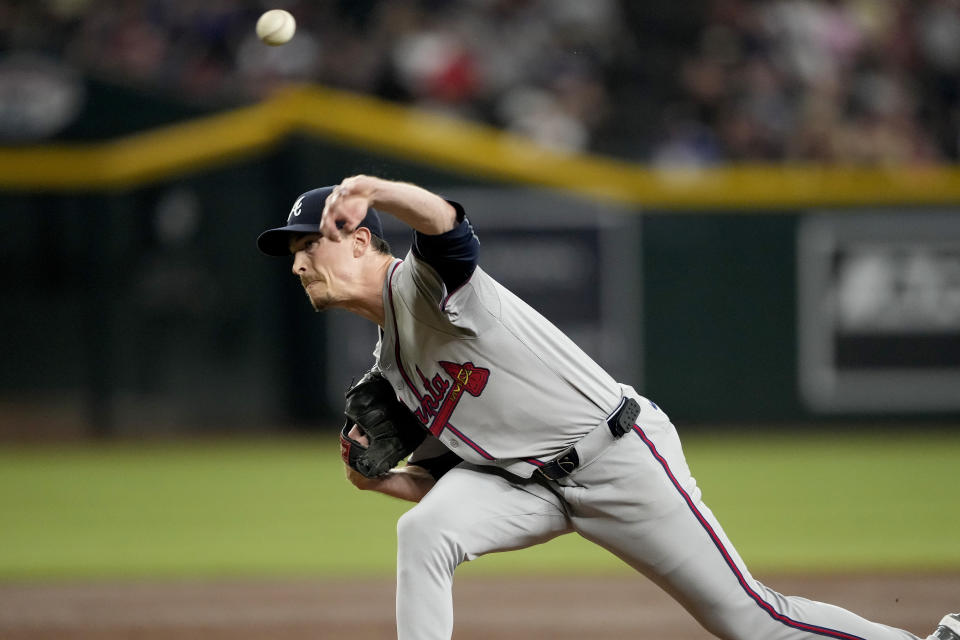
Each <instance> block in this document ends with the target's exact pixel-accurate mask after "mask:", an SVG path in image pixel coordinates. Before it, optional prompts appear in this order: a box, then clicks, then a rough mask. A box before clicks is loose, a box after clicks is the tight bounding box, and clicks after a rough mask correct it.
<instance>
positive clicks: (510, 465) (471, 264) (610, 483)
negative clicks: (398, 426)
mask: <svg viewBox="0 0 960 640" xmlns="http://www.w3.org/2000/svg"><path fill="white" fill-rule="evenodd" d="M463 224H467V223H466V222H461V225H463ZM467 235H469V236H470V238H468V237H467ZM454 236H456V238H459V239H451V240H450V242H451V243H453V244H457V243H459V244H460V245H464V243H470V242H473V243H475V242H476V240H475V238H472V231H471V232H470V233H469V234H462V233H461V234H459V235H458V234H454ZM471 238H472V239H471ZM419 239H420V240H422V241H423V242H424V244H426V243H427V242H428V241H427V240H426V239H423V238H419ZM429 242H434V241H432V240H431V241H429ZM416 248H417V245H415V249H416ZM428 248H429V249H430V250H428ZM436 249H437V247H436V246H433V247H424V246H421V247H420V248H419V250H415V251H411V252H410V253H409V254H408V255H407V256H406V258H405V259H404V260H402V261H401V260H397V261H395V262H394V263H393V264H392V265H391V266H390V268H389V271H388V274H387V278H386V281H385V282H384V287H383V301H384V307H385V315H386V318H385V322H384V326H383V327H382V330H381V334H380V341H379V343H378V346H377V352H376V355H377V366H378V368H379V369H380V370H381V372H382V373H383V375H384V376H385V377H386V378H387V379H388V380H389V381H390V382H391V383H392V384H393V386H394V388H395V389H396V391H397V395H398V396H399V397H400V399H401V400H403V402H404V403H405V404H406V405H407V406H408V407H410V408H411V409H412V410H413V411H415V412H416V414H417V416H418V417H419V418H420V420H421V422H423V424H424V425H425V426H426V427H427V428H428V429H429V430H430V432H431V433H433V434H434V435H435V436H437V437H438V438H439V439H440V441H442V442H443V443H444V444H446V445H447V446H448V447H449V448H450V449H451V450H453V451H455V452H456V453H457V454H458V455H460V456H461V457H462V458H464V460H465V462H463V463H462V464H460V465H458V466H457V467H456V468H454V469H452V470H451V471H450V472H448V473H447V474H446V475H443V476H442V477H441V478H440V479H439V480H438V481H437V483H436V485H435V486H434V487H433V488H432V489H431V490H430V492H429V493H428V494H427V495H426V496H425V497H424V499H423V500H422V501H421V502H420V503H419V504H417V505H416V506H415V507H414V508H412V509H411V510H410V511H408V512H407V513H406V514H404V516H403V517H402V518H401V519H400V522H399V523H398V560H397V629H398V637H399V638H400V639H401V640H414V639H415V640H431V639H436V640H448V639H449V638H450V637H451V634H452V632H453V601H452V579H453V573H454V570H455V568H456V567H457V566H458V565H459V564H460V563H462V562H464V561H467V560H471V559H473V558H476V557H478V556H480V555H483V554H485V553H491V552H495V551H504V550H510V549H518V548H523V547H527V546H530V545H534V544H538V543H541V542H544V541H546V540H549V539H551V538H553V537H555V536H557V535H561V534H564V533H568V532H573V531H575V532H577V533H579V534H580V535H582V536H584V537H585V538H587V539H588V540H591V541H593V542H595V543H596V544H599V545H600V546H602V547H604V548H606V549H608V550H609V551H611V552H612V553H614V554H616V555H617V556H618V557H620V558H622V559H623V560H624V561H625V562H627V563H628V564H629V565H631V566H633V567H634V568H636V569H637V570H638V571H640V572H642V573H643V574H645V575H646V576H648V577H649V578H650V579H652V580H653V581H655V582H656V583H657V584H658V585H660V586H661V587H663V588H664V589H666V590H667V592H669V593H670V594H671V595H672V596H673V597H675V598H676V599H677V600H678V601H679V602H680V603H681V604H682V605H683V606H684V607H686V608H687V610H688V611H689V612H690V613H691V614H692V615H693V616H694V617H695V618H696V619H697V620H699V621H700V622H701V624H703V626H704V627H705V628H706V629H707V630H709V631H710V632H711V633H713V634H715V635H717V636H718V637H721V638H731V639H738V640H748V639H749V640H801V639H810V638H814V637H817V638H821V637H827V638H836V639H840V640H866V639H869V640H916V638H917V637H916V636H914V635H913V634H910V633H908V632H906V631H902V630H898V629H893V628H890V627H886V626H884V625H881V624H877V623H873V622H870V621H868V620H865V619H863V618H861V617H859V616H856V615H855V614H853V613H850V612H848V611H845V610H843V609H841V608H838V607H835V606H832V605H827V604H822V603H819V602H814V601H810V600H806V599H803V598H796V597H786V596H783V595H780V594H778V593H776V592H775V591H773V590H771V589H769V588H767V587H765V586H764V585H762V584H760V583H759V582H757V581H756V580H755V579H754V578H753V577H752V576H751V575H750V573H749V571H748V570H747V568H746V566H745V564H744V563H743V560H742V559H741V558H740V556H739V555H738V554H737V552H736V550H735V549H734V547H733V545H732V544H731V542H730V540H729V539H728V538H727V536H726V534H725V533H724V532H723V529H722V528H721V526H720V524H719V522H717V520H716V518H715V517H714V516H713V514H712V513H711V512H710V510H709V509H708V508H707V506H706V505H705V504H704V502H703V501H702V498H701V492H700V489H699V487H698V486H697V484H696V481H695V480H694V478H693V476H692V475H691V473H690V470H689V468H688V466H687V463H686V460H685V458H684V455H683V451H682V448H681V446H680V441H679V438H678V437H677V433H676V430H675V429H674V427H673V425H672V424H671V422H670V420H669V418H668V417H667V416H666V414H665V413H664V412H663V411H661V410H660V408H659V407H657V406H656V404H654V403H653V402H652V401H650V400H648V399H646V398H643V397H642V396H640V395H638V394H637V393H636V392H635V391H634V390H633V389H632V388H630V387H628V386H623V385H620V384H618V383H617V382H616V381H615V380H613V379H612V378H611V377H610V376H609V375H608V374H607V373H606V372H605V371H604V370H603V369H602V368H601V367H600V366H599V365H597V364H596V363H595V362H593V360H591V359H590V358H589V357H588V356H587V355H586V354H585V353H583V351H581V350H580V349H579V348H577V347H576V346H575V345H574V344H573V343H572V342H571V341H570V340H569V339H568V338H567V337H566V336H564V335H563V334H562V333H561V332H560V331H559V330H558V329H557V328H556V327H554V326H553V325H552V324H551V323H550V322H548V321H547V320H546V319H544V318H543V317H542V316H541V315H540V314H538V313H537V312H536V311H534V310H533V309H532V308H531V307H529V306H528V305H527V304H525V303H524V302H523V301H521V300H520V299H518V298H517V297H516V296H515V295H513V294H512V293H510V292H509V291H507V290H506V289H505V288H504V287H502V286H501V285H499V284H498V283H497V282H496V281H494V279H493V278H491V277H490V276H489V275H488V274H486V273H485V272H484V271H483V270H482V269H480V268H478V267H476V266H475V260H476V257H475V253H476V251H475V248H474V249H473V250H471V251H461V250H460V249H462V246H461V247H460V248H458V247H457V246H454V247H453V248H452V249H450V251H449V252H448V253H447V254H444V253H443V251H440V252H439V253H438V252H437V250H436ZM441 249H442V247H441ZM445 255H446V257H449V256H450V255H453V256H454V257H456V256H461V258H460V259H454V260H452V262H453V263H456V264H455V265H454V266H457V265H459V267H458V268H457V269H454V268H452V267H451V261H447V262H445V261H444V260H445V257H444V256H445ZM463 256H466V258H463ZM471 256H472V257H471ZM464 265H466V267H464ZM451 273H453V274H454V275H453V276H451V275H450V274H451ZM444 274H446V275H444ZM630 403H632V406H634V407H636V408H637V410H638V411H639V414H631V415H630V420H629V423H628V424H627V426H626V428H625V429H623V430H622V431H619V432H618V431H617V430H616V429H614V428H613V426H611V425H612V423H611V420H613V417H616V416H621V415H622V413H623V408H624V406H625V405H627V404H630ZM634 416H635V419H634ZM618 419H619V418H618ZM571 447H572V451H574V452H575V454H576V455H575V456H574V457H572V458H571V457H570V454H569V450H568V448H571ZM558 456H559V458H558ZM554 458H558V460H560V463H559V464H557V465H556V468H555V469H554V471H555V472H557V474H558V475H557V477H553V476H550V477H551V478H552V479H548V478H547V477H545V475H544V471H545V470H546V469H548V468H550V467H549V466H548V465H550V464H555V463H553V462H551V461H552V460H554ZM564 463H565V464H564ZM537 470H540V473H536V471H537ZM548 475H549V474H548ZM931 637H932V636H931Z"/></svg>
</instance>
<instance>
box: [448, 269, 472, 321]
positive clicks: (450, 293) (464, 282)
mask: <svg viewBox="0 0 960 640" xmlns="http://www.w3.org/2000/svg"><path fill="white" fill-rule="evenodd" d="M476 272H477V270H476V268H474V270H473V272H472V273H471V274H470V277H468V278H467V279H466V280H464V281H463V283H461V284H460V286H458V287H457V288H456V289H454V290H453V291H449V292H447V295H446V296H445V297H444V298H443V300H441V301H440V310H441V311H446V310H447V302H449V300H450V298H451V297H453V294H455V293H456V292H457V291H460V289H463V288H464V287H465V286H467V283H468V282H470V281H471V280H473V274H474V273H476Z"/></svg>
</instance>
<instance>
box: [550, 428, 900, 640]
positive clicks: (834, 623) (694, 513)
mask: <svg viewBox="0 0 960 640" xmlns="http://www.w3.org/2000/svg"><path fill="white" fill-rule="evenodd" d="M634 436H635V437H634ZM634 436H625V440H624V441H622V442H618V443H617V444H616V445H614V447H613V448H612V449H614V450H613V451H611V452H610V453H609V454H607V455H604V456H603V457H601V459H599V460H598V461H597V462H594V463H593V464H592V465H591V466H590V467H588V468H586V469H584V470H583V476H582V477H581V476H580V474H579V472H578V473H577V474H574V476H573V480H574V481H575V482H579V483H581V484H585V485H586V486H585V488H584V489H582V490H581V491H580V494H581V495H580V505H581V506H580V507H578V508H577V509H576V510H575V513H574V514H573V521H574V525H575V528H576V530H577V531H579V532H581V533H582V534H583V535H584V536H585V537H587V538H589V539H591V540H593V541H595V542H597V543H598V544H600V545H601V546H603V547H605V548H607V549H609V550H610V551H612V552H613V553H615V554H616V555H618V556H619V557H621V558H622V559H623V560H625V561H626V562H628V563H629V564H631V565H632V566H633V567H635V568H636V569H638V570H639V571H641V572H643V573H644V574H645V575H647V576H648V577H650V578H651V579H652V580H653V581H655V582H656V583H657V584H659V585H660V586H661V587H663V588H664V589H665V590H666V591H667V592H668V593H670V594H671V595H672V596H673V597H674V598H676V599H677V600H678V601H679V602H680V603H681V604H682V605H683V606H684V607H685V608H686V609H687V610H688V611H689V612H690V613H691V614H692V615H693V616H694V617H695V618H696V619H697V620H698V621H699V622H700V623H701V624H702V625H703V626H704V627H705V628H706V629H707V630H708V631H710V632H711V633H712V634H714V635H716V636H717V637H719V638H724V639H728V640H812V639H814V638H835V639H838V640H917V637H916V636H914V635H913V634H910V633H908V632H906V631H902V630H899V629H893V628H891V627H887V626H885V625H881V624H877V623H874V622H870V621H868V620H865V619H864V618H861V617H860V616H857V615H855V614H853V613H851V612H849V611H846V610H844V609H842V608H840V607H836V606H833V605H828V604H824V603H820V602H814V601H811V600H806V599H804V598H795V597H788V596H783V595H780V594H779V593H777V592H775V591H773V590H771V589H768V588H767V587H765V586H764V585H762V584H760V583H759V582H757V581H756V580H755V579H754V578H753V577H752V576H751V575H750V573H749V571H748V570H747V568H746V566H745V564H744V563H743V561H742V559H741V558H740V556H739V555H738V554H737V552H736V550H735V549H734V548H733V545H732V544H731V543H730V541H729V540H728V539H727V536H726V534H725V533H724V532H723V529H722V528H721V526H720V524H719V522H717V520H716V518H715V517H714V515H713V513H712V512H711V511H710V510H709V509H708V508H707V507H706V505H705V504H704V503H703V502H702V500H701V499H700V491H699V489H697V487H696V484H695V482H694V481H693V478H692V477H690V474H689V470H688V469H687V465H686V462H685V460H684V458H683V453H682V450H681V448H680V443H679V440H678V439H677V437H676V433H675V431H674V429H673V427H672V425H669V423H666V424H656V423H653V424H652V425H651V426H650V427H649V429H645V427H644V426H643V425H641V427H638V428H637V430H636V433H635V434H634ZM626 438H629V440H627V439H626ZM604 474H610V477H607V478H604V477H603V476H604ZM568 491H572V492H573V493H577V491H576V490H575V489H568ZM571 501H572V498H571Z"/></svg>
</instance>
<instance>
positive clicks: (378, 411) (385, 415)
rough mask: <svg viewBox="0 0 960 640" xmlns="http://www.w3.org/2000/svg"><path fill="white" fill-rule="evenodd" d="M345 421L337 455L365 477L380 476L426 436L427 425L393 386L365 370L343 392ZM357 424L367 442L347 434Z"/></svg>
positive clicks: (378, 375) (408, 453)
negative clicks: (353, 383) (409, 407)
mask: <svg viewBox="0 0 960 640" xmlns="http://www.w3.org/2000/svg"><path fill="white" fill-rule="evenodd" d="M346 398H347V403H346V407H345V408H344V410H343V412H344V414H346V417H347V419H346V421H345V422H344V424H343V429H341V431H340V456H341V457H342V458H343V461H344V462H346V463H347V464H348V465H349V466H350V467H351V468H352V469H356V470H357V471H358V472H359V473H360V474H361V475H363V476H364V477H367V478H376V477H378V476H382V475H383V474H385V473H386V472H387V471H389V470H390V469H393V468H394V467H395V466H397V463H399V462H400V461H401V460H403V459H404V458H406V457H407V456H408V455H410V453H411V452H413V450H414V449H416V448H417V447H418V446H420V443H421V442H423V440H424V438H426V437H427V430H426V427H424V426H423V424H422V423H421V422H420V420H418V419H417V417H416V416H415V415H413V413H412V412H411V411H410V410H409V409H407V407H406V406H404V404H403V403H402V402H400V400H398V399H397V395H396V394H395V393H394V391H393V387H391V386H390V383H389V382H387V380H386V379H385V378H383V376H381V375H380V374H378V373H374V372H372V371H371V372H368V373H367V374H366V375H364V376H363V378H361V379H360V382H358V383H357V384H355V385H354V386H353V387H351V388H350V389H349V390H348V391H347V394H346ZM354 424H356V425H357V426H358V427H359V428H360V431H361V432H362V433H363V434H364V435H365V436H367V439H368V440H369V441H370V444H369V445H367V446H364V445H363V444H361V443H360V442H358V441H356V440H354V439H353V438H351V437H350V429H351V427H352V426H353V425H354Z"/></svg>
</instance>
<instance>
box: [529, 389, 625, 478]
mask: <svg viewBox="0 0 960 640" xmlns="http://www.w3.org/2000/svg"><path fill="white" fill-rule="evenodd" d="M639 415H640V403H639V402H637V401H636V400H634V399H633V398H624V399H623V400H622V401H621V402H620V406H619V407H617V409H616V411H614V412H613V413H611V414H610V416H609V417H608V418H607V428H609V429H610V434H611V435H612V436H613V438H614V439H617V438H620V437H622V436H623V435H624V434H625V433H628V432H629V431H630V430H632V429H633V426H634V425H635V424H636V423H637V416H639ZM579 466H580V454H579V453H577V445H573V446H572V447H570V448H569V449H567V450H566V451H564V452H563V453H561V454H560V455H559V456H557V457H556V458H554V459H553V460H551V461H550V462H547V463H545V464H544V465H543V466H542V467H540V468H539V469H537V471H539V472H540V473H541V474H543V476H544V477H546V478H547V479H548V480H560V479H561V478H566V477H567V476H568V475H570V474H571V473H573V472H574V471H575V470H576V468H577V467H579Z"/></svg>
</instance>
